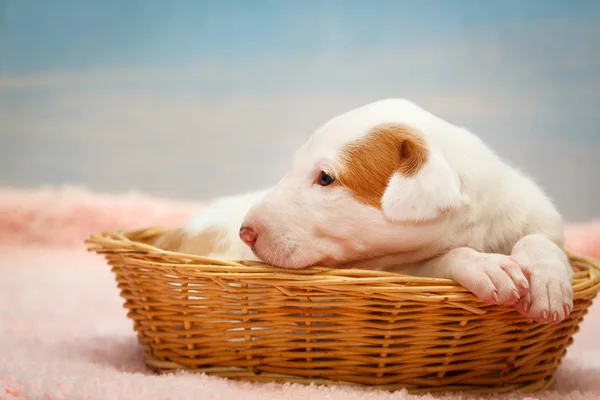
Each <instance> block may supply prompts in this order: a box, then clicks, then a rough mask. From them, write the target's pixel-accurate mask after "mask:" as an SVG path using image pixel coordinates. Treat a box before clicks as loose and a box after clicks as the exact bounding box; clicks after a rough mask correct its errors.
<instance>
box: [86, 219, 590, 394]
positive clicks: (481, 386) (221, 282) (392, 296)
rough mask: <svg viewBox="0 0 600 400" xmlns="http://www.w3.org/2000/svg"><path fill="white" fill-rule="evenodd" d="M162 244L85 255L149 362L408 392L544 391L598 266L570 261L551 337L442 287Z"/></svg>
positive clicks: (126, 235)
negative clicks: (562, 316) (104, 277)
mask: <svg viewBox="0 0 600 400" xmlns="http://www.w3.org/2000/svg"><path fill="white" fill-rule="evenodd" d="M160 232H161V229H160V228H150V229H144V230H139V231H127V232H125V231H119V232H112V233H104V234H101V235H94V236H92V237H91V238H90V239H89V240H88V241H87V243H88V245H89V249H90V250H92V251H96V252H97V253H100V254H103V255H105V257H106V258H107V260H108V262H109V264H110V265H111V266H112V270H113V272H114V273H115V275H116V280H117V282H118V287H119V289H120V291H121V296H122V297H123V298H124V299H125V307H126V308H127V309H128V310H129V312H128V317H129V318H131V319H132V320H133V321H134V328H135V330H136V332H137V334H138V338H139V341H140V343H141V344H142V345H143V346H144V348H145V360H146V363H147V364H148V365H149V366H150V367H151V368H153V369H155V370H157V371H163V372H164V371H173V370H176V369H185V370H189V371H194V372H205V373H208V374H212V375H217V376H222V377H228V378H241V379H247V380H254V381H261V380H262V381H273V380H275V381H285V382H316V383H326V382H332V381H336V382H338V383H350V384H352V383H354V384H367V385H374V386H378V387H382V388H387V389H397V388H406V389H408V390H409V391H410V392H422V391H441V390H444V391H446V390H467V391H472V392H474V391H479V392H506V391H511V390H521V391H537V390H543V389H546V388H547V387H549V386H550V385H551V384H552V383H553V381H554V376H555V372H556V368H557V366H558V364H559V363H560V360H561V359H562V357H563V356H564V354H565V352H566V348H567V347H568V346H569V345H570V344H571V343H572V340H573V339H572V337H573V334H574V333H576V332H577V330H578V325H579V323H580V322H581V321H582V319H583V317H584V315H585V314H586V313H587V309H588V308H589V306H590V305H591V303H592V300H593V299H594V297H595V296H596V294H597V292H598V290H599V289H600V266H599V264H598V263H597V262H596V261H594V260H591V259H588V258H585V257H581V256H576V255H574V254H569V256H570V259H571V262H572V265H573V267H574V269H575V271H576V272H575V275H574V280H573V287H574V291H575V304H574V309H573V312H572V313H571V315H570V316H569V318H568V319H566V320H565V321H563V322H561V323H560V324H558V325H545V324H539V323H536V322H533V321H532V320H530V319H528V318H525V317H522V316H521V315H519V314H518V313H517V312H516V311H515V310H514V309H513V308H510V307H501V306H490V305H486V304H484V303H482V302H481V301H479V300H478V299H477V298H476V297H474V296H473V295H472V294H471V293H469V292H468V291H467V290H466V289H464V288H463V287H461V286H458V285H456V284H455V283H454V282H452V281H450V280H445V279H432V278H421V277H413V276H407V275H400V274H395V273H388V272H381V271H369V270H341V269H331V268H310V269H308V270H302V271H294V272H293V273H292V272H289V271H285V270H281V269H277V268H273V267H270V266H265V265H263V264H260V263H254V262H233V261H229V260H218V259H211V258H205V257H200V256H192V255H186V254H181V253H174V252H166V251H162V250H160V249H157V248H155V247H153V246H151V245H148V244H146V243H149V241H150V240H152V239H153V238H154V237H155V236H156V235H157V234H159V233H160Z"/></svg>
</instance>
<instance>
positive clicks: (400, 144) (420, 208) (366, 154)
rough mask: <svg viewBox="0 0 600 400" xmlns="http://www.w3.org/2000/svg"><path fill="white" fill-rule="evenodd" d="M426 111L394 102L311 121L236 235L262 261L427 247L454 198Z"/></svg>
mask: <svg viewBox="0 0 600 400" xmlns="http://www.w3.org/2000/svg"><path fill="white" fill-rule="evenodd" d="M443 126H444V125H443V124H441V123H440V120H437V119H435V117H434V116H432V115H431V114H428V113H427V112H425V111H424V110H421V109H420V108H418V107H417V106H415V105H413V104H411V103H409V102H407V101H403V100H384V101H380V102H376V103H372V104H369V105H367V106H364V107H361V108H358V109H355V110H352V111H350V112H348V113H346V114H342V115H340V116H338V117H336V118H334V119H333V120H331V121H329V122H328V123H326V124H325V125H323V126H322V127H321V128H319V129H318V130H317V131H316V132H315V133H314V134H313V136H312V137H311V138H310V140H309V141H308V142H307V143H306V144H305V145H304V146H303V147H302V148H300V150H299V151H298V152H297V153H296V155H295V157H294V160H293V163H292V167H291V169H290V171H289V172H288V173H287V174H286V175H285V176H284V177H283V179H282V180H281V181H280V182H279V183H278V184H277V185H276V186H275V187H274V189H273V190H272V191H271V192H270V193H269V194H268V195H267V196H266V197H265V198H264V199H262V201H260V202H259V203H258V204H256V205H255V206H254V207H252V208H251V209H250V210H249V212H248V213H247V214H246V217H245V219H244V222H243V224H242V229H241V230H240V236H241V237H242V239H243V240H244V241H245V242H246V243H247V244H248V245H249V246H251V247H252V249H253V250H254V252H255V254H256V255H257V256H258V257H259V258H261V259H262V260H263V261H265V262H267V263H269V264H272V265H277V266H281V267H287V268H304V267H307V266H310V265H315V264H320V265H339V264H343V263H348V262H352V261H357V260H360V259H362V258H369V257H374V256H379V255H384V254H387V253H390V252H401V251H410V250H413V249H416V248H419V247H420V246H426V245H427V244H429V243H431V242H432V241H434V240H436V239H437V238H438V237H439V236H440V233H439V232H440V229H439V228H440V224H441V223H442V222H443V221H444V219H445V218H446V217H447V215H448V214H450V213H452V211H453V210H454V209H456V208H457V207H459V206H460V204H461V202H462V196H461V187H460V179H459V177H458V175H457V174H456V173H455V172H454V171H453V169H452V168H451V166H450V165H449V163H448V161H447V160H446V158H445V157H444V154H443V149H442V147H441V146H439V143H436V137H437V136H438V135H437V133H436V132H434V131H435V130H436V129H437V130H439V129H440V127H443Z"/></svg>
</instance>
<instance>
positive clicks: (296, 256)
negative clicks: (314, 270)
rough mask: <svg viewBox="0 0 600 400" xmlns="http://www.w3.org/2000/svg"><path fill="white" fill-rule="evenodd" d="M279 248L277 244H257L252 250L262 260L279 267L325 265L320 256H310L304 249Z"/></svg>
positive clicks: (296, 268)
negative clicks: (320, 260) (307, 255)
mask: <svg viewBox="0 0 600 400" xmlns="http://www.w3.org/2000/svg"><path fill="white" fill-rule="evenodd" d="M297 249H298V248H296V249H295V250H289V249H287V248H278V247H277V245H267V246H260V245H259V246H255V247H254V248H253V249H252V251H253V252H254V255H255V256H256V257H258V258H259V259H260V260H261V261H262V262H264V263H266V264H269V265H272V266H274V267H278V268H285V269H295V270H298V269H305V268H309V267H311V266H313V265H323V264H322V263H320V262H319V259H318V258H316V257H315V258H312V259H311V258H308V257H306V254H305V253H303V252H302V251H299V250H297Z"/></svg>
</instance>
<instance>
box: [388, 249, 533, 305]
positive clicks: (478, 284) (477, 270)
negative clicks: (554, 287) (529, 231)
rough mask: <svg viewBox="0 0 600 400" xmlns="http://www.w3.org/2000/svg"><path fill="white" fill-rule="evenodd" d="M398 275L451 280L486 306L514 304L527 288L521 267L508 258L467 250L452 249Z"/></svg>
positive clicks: (402, 270) (413, 265)
mask: <svg viewBox="0 0 600 400" xmlns="http://www.w3.org/2000/svg"><path fill="white" fill-rule="evenodd" d="M398 272H404V273H408V274H411V275H417V276H427V277H433V278H448V279H452V280H454V281H455V282H457V283H458V284H460V285H461V286H463V287H465V288H466V289H468V290H469V291H471V292H472V293H473V294H474V295H475V296H477V297H478V298H479V299H480V300H482V301H484V302H486V303H488V304H501V305H514V304H516V303H517V302H518V301H519V300H520V299H521V298H522V297H524V296H525V295H526V293H527V291H528V289H529V283H528V281H527V278H526V276H525V274H524V273H523V270H522V268H521V267H520V266H519V265H518V264H517V263H516V262H515V261H514V260H513V259H512V258H511V257H510V256H506V255H504V254H495V253H480V252H478V251H476V250H473V249H471V248H469V247H459V248H456V249H452V250H450V251H448V252H447V253H444V254H443V255H440V256H438V257H435V258H432V259H429V260H427V261H425V262H419V263H415V264H411V265H410V266H407V267H406V268H405V267H402V268H401V269H399V270H398Z"/></svg>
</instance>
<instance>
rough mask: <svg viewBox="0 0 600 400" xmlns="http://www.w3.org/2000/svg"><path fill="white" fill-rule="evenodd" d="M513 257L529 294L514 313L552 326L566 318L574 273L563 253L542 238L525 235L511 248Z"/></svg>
mask: <svg viewBox="0 0 600 400" xmlns="http://www.w3.org/2000/svg"><path fill="white" fill-rule="evenodd" d="M512 258H513V259H514V260H515V261H516V262H517V263H518V264H519V265H520V266H521V268H522V270H523V271H524V272H525V275H526V276H528V278H529V291H528V292H527V293H526V295H525V296H523V298H521V299H520V300H519V302H518V303H517V305H516V307H517V310H518V311H519V312H520V313H521V314H522V315H524V316H527V317H530V318H532V319H533V320H535V321H538V322H546V323H552V324H556V323H559V322H561V321H562V320H564V319H565V318H566V317H568V316H569V314H570V313H571V311H573V286H572V283H571V278H572V275H573V270H572V268H571V265H570V263H569V259H568V258H567V255H566V254H565V252H564V251H563V250H562V249H561V248H560V247H559V246H557V245H556V244H555V243H554V242H552V241H551V240H550V239H549V238H548V237H546V236H544V235H527V236H525V237H523V238H522V239H521V240H519V241H518V242H517V243H516V244H515V246H514V247H513V250H512Z"/></svg>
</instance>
